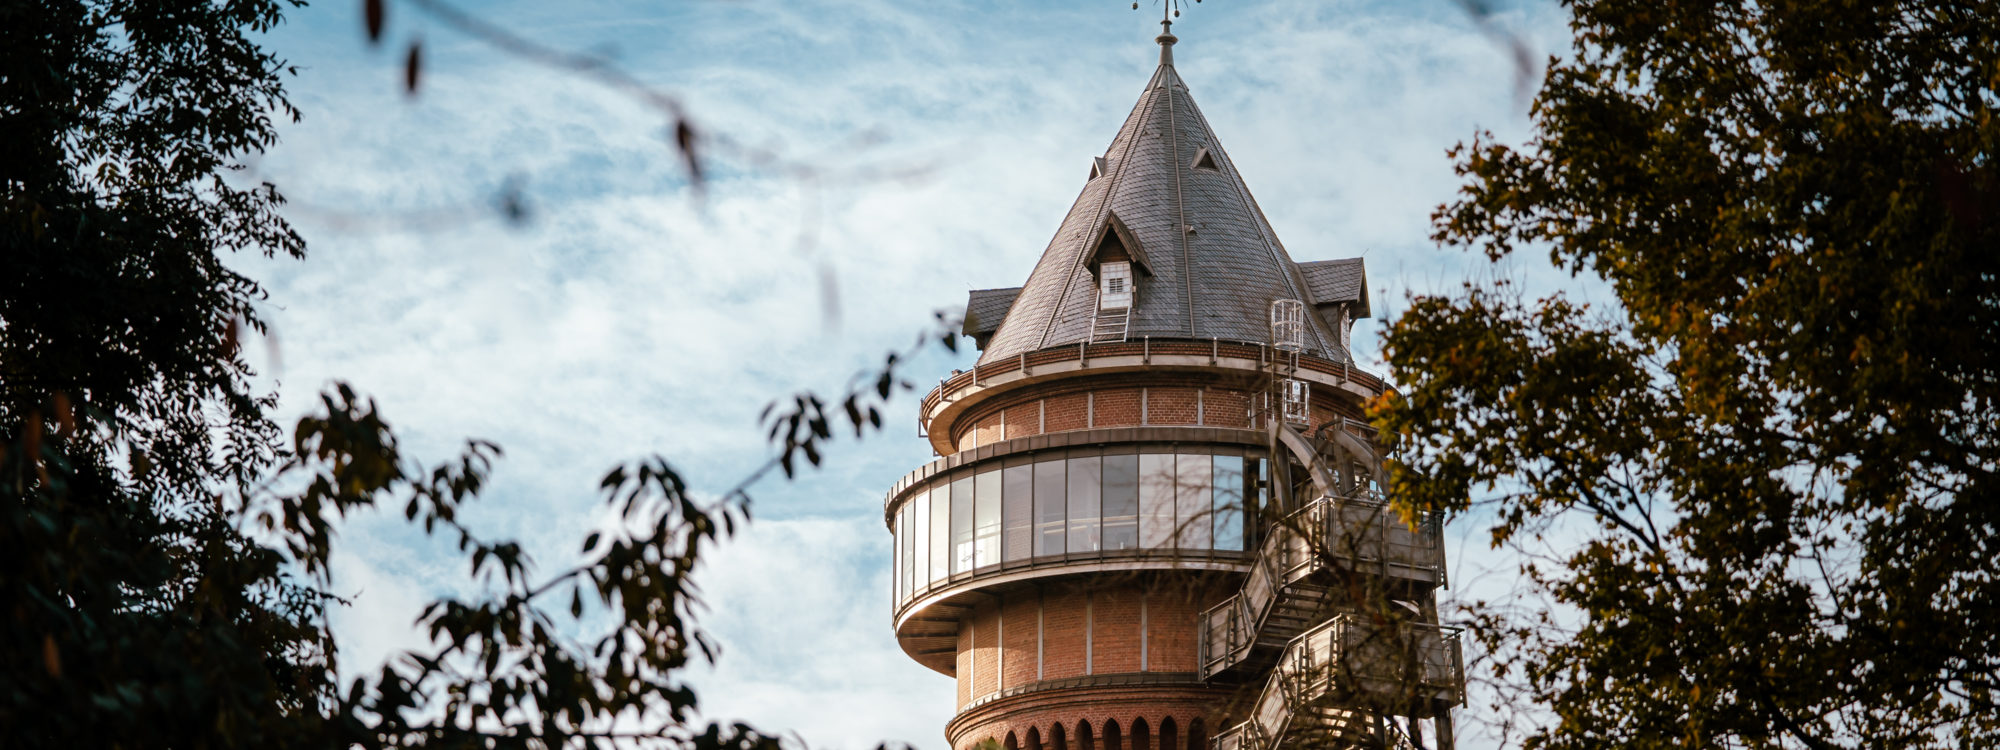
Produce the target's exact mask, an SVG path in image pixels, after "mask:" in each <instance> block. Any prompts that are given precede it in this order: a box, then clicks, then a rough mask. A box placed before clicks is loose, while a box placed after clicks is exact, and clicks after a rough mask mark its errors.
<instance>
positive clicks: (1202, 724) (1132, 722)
mask: <svg viewBox="0 0 2000 750" xmlns="http://www.w3.org/2000/svg"><path fill="white" fill-rule="evenodd" d="M1229 699H1230V696H1229V694H1228V692H1227V691H1209V690H1201V689H1189V688H1174V687H1167V686H1158V687H1148V686H1135V687H1125V688H1100V689H1095V690H1089V689H1086V690H1077V691H1062V692H1060V693H1057V694H1053V695H1047V696H1034V695H1029V696H1022V697H1020V698H1015V699H1009V700H1007V701H1002V702H1000V703H998V704H994V705H992V706H990V707H987V706H982V707H981V708H979V709H975V710H974V712H973V713H971V714H963V715H961V716H960V717H959V718H957V719H955V720H953V721H952V722H951V725H950V726H948V727H947V728H946V730H945V731H946V739H947V740H948V741H949V742H950V743H951V747H953V748H954V749H955V750H971V748H972V747H973V746H974V745H976V744H978V743H979V742H980V741H981V740H985V739H989V738H990V739H993V740H995V741H998V742H1001V743H1003V746H1004V743H1006V741H1007V738H1008V735H1009V734H1012V735H1013V737H1014V744H1013V747H1015V748H1018V749H1019V750H1031V745H1030V744H1029V737H1030V736H1031V734H1030V731H1031V730H1032V731H1033V735H1032V736H1037V737H1040V739H1041V748H1040V750H1055V747H1056V745H1055V741H1054V738H1055V736H1056V727H1057V726H1058V725H1060V726H1061V727H1062V734H1063V735H1064V736H1065V738H1066V739H1067V742H1066V743H1065V744H1066V745H1067V746H1068V750H1083V743H1082V742H1081V737H1082V734H1083V724H1084V723H1085V722H1088V723H1089V725H1090V733H1091V735H1092V736H1093V737H1095V739H1096V742H1095V743H1094V745H1095V747H1096V748H1097V750H1109V748H1108V745H1107V744H1106V739H1107V737H1106V735H1107V730H1108V729H1109V728H1110V727H1111V725H1112V724H1114V723H1115V724H1116V725H1117V727H1118V734H1119V735H1120V738H1121V740H1120V746H1121V748H1122V750H1206V749H1207V748H1208V742H1209V740H1210V738H1212V737H1213V736H1214V735H1215V733H1216V732H1217V730H1219V729H1222V728H1226V727H1228V726H1231V725H1232V724H1233V723H1234V722H1235V721H1239V720H1240V718H1239V717H1236V716H1232V715H1230V713H1229V712H1228V709H1227V708H1226V706H1227V705H1228V704H1229V703H1230V700H1229ZM1169 723H1171V724H1172V725H1173V728H1174V732H1173V736H1174V739H1175V740H1176V741H1175V743H1174V745H1173V747H1172V748H1166V747H1163V740H1164V739H1165V737H1164V736H1163V735H1164V732H1163V731H1162V730H1163V729H1164V728H1165V726H1166V725H1168V724H1169ZM1141 726H1143V727H1144V731H1143V736H1144V737H1145V738H1146V744H1144V745H1140V744H1139V743H1138V740H1139V738H1140V736H1141V735H1142V732H1140V731H1139V728H1140V727H1141Z"/></svg>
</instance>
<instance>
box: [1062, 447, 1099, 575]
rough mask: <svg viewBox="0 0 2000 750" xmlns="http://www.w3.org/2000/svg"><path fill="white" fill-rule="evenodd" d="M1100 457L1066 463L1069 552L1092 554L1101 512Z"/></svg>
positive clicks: (1096, 542) (1097, 542) (1076, 459)
mask: <svg viewBox="0 0 2000 750" xmlns="http://www.w3.org/2000/svg"><path fill="white" fill-rule="evenodd" d="M1103 497H1104V457H1102V456H1090V457H1088V458H1072V459H1070V460H1069V551H1070V552H1096V551H1097V550H1098V548H1099V547H1098V545H1099V544H1100V542H1101V540H1100V539H1099V537H1098V533H1099V532H1098V523H1099V522H1100V519H1101V518H1102V517H1103V514H1104V511H1103V506H1102V505H1101V503H1102V502H1103Z"/></svg>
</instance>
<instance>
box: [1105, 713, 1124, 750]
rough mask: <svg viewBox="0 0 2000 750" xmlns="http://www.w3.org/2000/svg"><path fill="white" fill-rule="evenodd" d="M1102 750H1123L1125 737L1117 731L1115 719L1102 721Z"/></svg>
mask: <svg viewBox="0 0 2000 750" xmlns="http://www.w3.org/2000/svg"><path fill="white" fill-rule="evenodd" d="M1104 750H1125V737H1124V735H1123V734H1122V733H1120V732H1119V731H1118V720H1117V719H1105V720H1104Z"/></svg>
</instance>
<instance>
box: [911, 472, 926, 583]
mask: <svg viewBox="0 0 2000 750" xmlns="http://www.w3.org/2000/svg"><path fill="white" fill-rule="evenodd" d="M910 505H911V506H913V507H915V508H916V513H915V514H914V515H913V517H912V518H911V519H910V536H911V537H912V538H913V539H914V540H915V541H914V543H913V544H914V546H913V548H912V549H911V550H910V552H911V553H912V563H911V565H912V572H913V573H914V574H915V575H914V576H913V577H911V579H910V584H911V587H910V591H911V593H915V592H917V591H918V590H921V589H924V588H926V587H928V586H929V585H930V582H931V575H930V569H931V498H930V495H929V494H919V495H912V496H910Z"/></svg>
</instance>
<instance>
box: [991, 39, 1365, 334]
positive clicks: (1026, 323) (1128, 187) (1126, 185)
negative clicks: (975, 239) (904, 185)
mask: <svg viewBox="0 0 2000 750" xmlns="http://www.w3.org/2000/svg"><path fill="white" fill-rule="evenodd" d="M1204 147H1205V148H1207V149H1208V150H1209V154H1210V156H1211V158H1213V159H1214V161H1215V164H1216V167H1217V169H1216V170H1213V171H1211V170H1207V169H1202V170H1196V169H1195V168H1194V158H1195V155H1196V154H1197V153H1198V152H1199V151H1200V150H1201V149H1202V148H1204ZM1103 158H1104V159H1105V163H1106V171H1105V173H1104V174H1103V175H1101V176H1098V177H1095V178H1092V179H1090V180H1089V181H1088V182H1087V183H1086V184H1085V185H1084V187H1083V190H1082V192H1081V193H1080V194H1079V195H1078V196H1077V199H1076V202H1075V203H1073V204H1071V206H1070V210H1069V214H1068V215H1067V216H1065V217H1064V218H1063V223H1062V225H1061V227H1059V228H1058V229H1057V230H1056V235H1055V237H1054V238H1053V239H1051V240H1050V242H1049V244H1048V247H1047V249H1045V250H1044V251H1043V252H1042V258H1041V260H1040V261H1039V262H1037V263H1036V264H1035V268H1034V271H1033V272H1031V273H1030V274H1029V275H1028V280H1027V282H1026V283H1025V284H1023V285H1022V286H1021V287H1019V289H1018V291H1017V293H1016V294H1014V295H1013V296H1012V297H1011V298H1010V299H1011V302H1012V304H1011V305H1010V307H1009V308H1008V309H1007V310H1006V311H1005V312H1004V313H1002V315H1001V316H1000V318H999V320H998V323H997V325H998V329H997V330H993V329H986V330H992V331H993V332H992V334H991V335H992V338H991V340H990V342H988V343H987V346H986V347H985V353H984V354H983V355H982V356H981V357H980V360H981V361H982V362H992V361H995V360H999V359H1004V358H1007V357H1012V356H1015V355H1018V354H1020V353H1021V352H1028V351H1035V350H1039V349H1046V348H1050V347H1055V346H1062V345H1065V344H1075V343H1076V342H1078V341H1084V340H1087V339H1089V338H1090V335H1091V329H1092V325H1093V323H1094V320H1095V317H1096V313H1097V309H1096V307H1097V291H1096V280H1095V279H1094V278H1093V277H1092V276H1091V273H1090V271H1089V269H1088V268H1087V267H1086V266H1087V262H1088V259H1089V251H1090V250H1091V249H1092V248H1093V244H1092V243H1093V242H1094V241H1095V240H1096V239H1097V238H1099V237H1101V236H1103V234H1104V231H1105V227H1106V226H1107V224H1108V222H1109V217H1110V216H1111V215H1112V214H1116V215H1117V217H1118V219H1119V221H1121V222H1123V223H1124V225H1125V226H1126V228H1127V229H1129V230H1130V231H1131V233H1132V236H1133V239H1134V240H1136V241H1137V242H1138V244H1139V246H1140V247H1139V248H1138V251H1139V252H1141V253H1143V256H1144V257H1145V259H1146V267H1147V268H1148V270H1150V271H1151V274H1141V275H1140V276H1139V278H1137V279H1135V286H1136V292H1137V294H1136V301H1135V303H1134V308H1133V311H1132V316H1131V322H1130V326H1129V333H1128V334H1127V335H1128V338H1130V339H1137V338H1140V337H1143V336H1151V337H1153V338H1161V339H1208V338H1211V337H1213V338H1220V339H1224V340H1229V341H1267V340H1269V337H1270V333H1269V330H1270V318H1269V315H1270V313H1269V310H1270V304H1271V302H1272V300H1276V299H1299V300H1306V301H1309V302H1315V303H1324V302H1326V301H1328V300H1330V299H1331V297H1330V296H1329V295H1337V294H1344V295H1348V296H1346V297H1343V298H1341V301H1347V300H1350V299H1358V300H1360V303H1361V305H1360V310H1362V311H1364V312H1361V313H1360V314H1362V315H1366V313H1365V310H1366V305H1367V300H1366V295H1365V292H1364V290H1363V289H1362V287H1363V285H1364V275H1363V274H1362V273H1361V260H1360V259H1358V258H1355V259H1350V260H1345V261H1322V262H1318V263H1309V264H1306V265H1305V266H1303V267H1302V266H1300V265H1298V264H1295V263H1293V262H1292V259H1291V256H1290V255H1289V254H1288V253H1286V252H1285V248H1284V245H1283V244H1282V243H1280V242H1279V241H1278V237H1277V233H1276V232H1274V231H1272V229H1271V224H1270V222H1269V221H1267V220H1265V218H1264V213H1263V210H1262V209H1260V208H1258V206H1257V201H1256V199H1255V198H1253V197H1251V195H1250V190H1249V188H1248V187H1246V186H1245V185H1244V184H1243V178H1242V175H1241V174H1239V173H1238V172H1237V171H1236V164H1235V163H1234V162H1233V161H1231V160H1230V158H1229V155H1228V152H1227V151H1225V150H1224V149H1223V148H1222V144H1221V142H1220V141H1218V140H1217V139H1216V137H1215V133H1214V132H1213V131H1212V130H1210V128H1209V125H1208V121H1207V119H1206V118H1204V117H1202V115H1201V110H1200V109H1199V108H1197V107H1196V106H1195V103H1194V99H1193V98H1192V97H1191V96H1189V95H1188V91H1187V85H1186V84H1185V83H1183V82H1182V81H1181V78H1180V75H1179V74H1178V73H1176V72H1175V71H1174V67H1173V65H1172V63H1171V62H1166V61H1163V62H1162V64H1161V65H1160V67H1159V69H1158V70H1156V71H1155V72H1154V73H1153V77H1152V79H1151V80H1150V81H1148V82H1147V84H1146V89H1145V91H1144V92H1143V93H1141V94H1140V96H1139V101H1138V103H1137V104H1136V105H1134V106H1133V108H1132V112H1131V114H1130V115H1127V116H1126V118H1125V123H1124V125H1123V126H1122V127H1120V128H1119V130H1118V135H1117V137H1115V138H1113V139H1112V141H1111V145H1110V147H1109V148H1107V149H1106V150H1105V153H1104V156H1103ZM1190 227H1192V228H1193V231H1191V232H1190V231H1188V229H1189V228H1190ZM1341 264H1349V265H1341ZM1350 266H1351V268H1350ZM1007 291H1016V290H982V291H979V292H974V293H973V295H974V298H973V299H972V300H971V302H970V304H968V311H969V312H972V313H975V314H976V315H977V316H978V318H979V320H980V326H981V327H982V328H985V327H986V325H987V323H986V321H987V320H988V318H989V316H990V315H991V312H990V309H991V306H994V305H997V304H998V300H999V295H998V293H999V292H1007ZM982 294H984V295H986V296H984V297H981V296H980V295H982ZM971 317H972V316H971V315H968V327H967V333H968V335H972V334H973V333H974V332H973V331H972V330H971V324H970V322H969V321H970V318H971ZM1307 320H1308V321H1309V325H1308V335H1307V342H1306V346H1307V350H1308V352H1309V353H1311V354H1315V355H1318V356H1321V357H1326V358H1329V359H1335V360H1345V359H1347V358H1348V353H1347V352H1346V351H1344V350H1342V349H1341V347H1340V345H1339V340H1340V338H1339V336H1338V335H1337V333H1336V332H1335V331H1333V330H1332V329H1331V328H1329V327H1328V326H1327V324H1326V322H1325V321H1324V320H1322V319H1320V318H1319V316H1308V317H1307ZM981 333H984V331H982V332H981Z"/></svg>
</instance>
